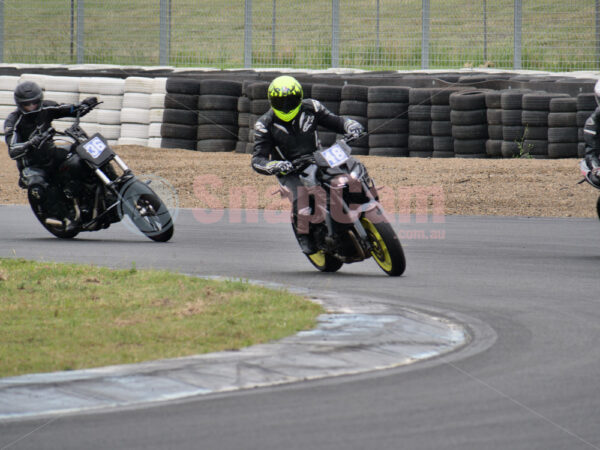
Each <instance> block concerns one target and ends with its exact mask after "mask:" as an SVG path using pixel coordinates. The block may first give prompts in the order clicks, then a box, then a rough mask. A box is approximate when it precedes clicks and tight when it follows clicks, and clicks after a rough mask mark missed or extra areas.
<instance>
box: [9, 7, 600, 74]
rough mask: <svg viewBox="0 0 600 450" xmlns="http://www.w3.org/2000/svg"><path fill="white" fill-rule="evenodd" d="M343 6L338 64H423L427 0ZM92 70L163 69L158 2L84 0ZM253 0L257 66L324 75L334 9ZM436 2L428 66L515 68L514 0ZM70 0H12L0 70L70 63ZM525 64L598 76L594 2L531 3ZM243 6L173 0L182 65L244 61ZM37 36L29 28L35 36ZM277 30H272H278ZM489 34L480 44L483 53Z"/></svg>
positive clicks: (176, 61) (176, 50)
mask: <svg viewBox="0 0 600 450" xmlns="http://www.w3.org/2000/svg"><path fill="white" fill-rule="evenodd" d="M377 3H378V2H377V0H354V1H352V2H340V12H339V17H340V36H339V41H340V62H339V65H340V66H342V67H357V68H363V69H372V70H384V69H415V68H420V67H421V36H422V29H421V23H422V18H421V5H422V1H421V0H403V1H401V2H394V1H391V0H380V1H379V9H380V11H379V21H378V20H377ZM84 4H85V15H86V20H85V25H84V27H85V49H86V51H85V58H84V62H86V63H114V64H125V65H126V64H143V65H155V64H158V62H159V23H160V22H159V5H160V2H159V0H153V1H151V2H149V1H147V0H129V1H127V2H124V1H120V0H119V1H117V0H86V1H85V3H84ZM275 5H276V12H275V19H276V20H275V30H273V0H253V2H252V16H253V27H252V39H253V48H252V58H253V62H252V64H253V66H254V67H291V68H326V67H329V66H330V64H331V22H332V14H331V2H328V1H327V2H326V1H322V0H303V1H302V2H298V1H294V0H276V3H275ZM483 5H484V2H483V0H475V1H472V2H467V1H464V0H447V1H444V2H441V1H434V2H431V6H430V48H429V54H430V62H429V67H430V68H432V69H440V68H449V69H452V68H454V69H456V68H461V67H464V66H472V67H478V66H479V65H481V64H483V63H486V62H487V64H488V65H492V66H493V67H497V68H504V69H511V68H512V67H513V58H514V48H513V23H514V17H513V8H514V1H513V0H495V1H489V0H488V1H487V2H486V10H485V17H486V28H485V29H484V25H483V24H484V8H483ZM70 6H71V2H70V1H69V0H44V1H43V2H42V1H40V0H6V1H5V2H4V16H5V41H4V59H5V61H4V62H27V63H40V62H46V63H48V62H55V63H71V62H74V61H75V57H76V54H74V55H71V49H70V42H71V37H70V21H71V17H70V13H71V8H70ZM522 10H523V13H522V67H523V68H524V69H540V70H583V69H596V70H597V69H598V68H599V66H598V61H597V60H596V48H595V43H594V36H595V4H594V2H591V1H589V0H571V1H570V2H558V1H556V0H524V1H523V7H522ZM244 11H245V1H244V0H233V1H227V2H225V1H223V0H206V1H203V2H198V1H196V0H176V1H172V17H171V30H172V32H171V42H170V48H171V52H170V54H171V59H170V61H169V64H170V65H175V66H212V67H219V68H234V67H236V68H239V67H243V65H244ZM32 30H34V31H32ZM273 31H275V33H274V34H273ZM484 37H485V41H486V44H485V47H484Z"/></svg>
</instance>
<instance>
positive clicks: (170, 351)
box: [0, 258, 323, 376]
mask: <svg viewBox="0 0 600 450" xmlns="http://www.w3.org/2000/svg"><path fill="white" fill-rule="evenodd" d="M322 312H323V310H322V308H321V307H320V306H319V305H316V304H315V303H313V302H310V301H308V300H306V299H303V298H301V297H299V296H297V295H293V294H290V293H288V292H286V291H283V290H270V289H266V288H262V287H257V286H254V285H251V284H249V283H246V282H242V281H215V280H204V279H200V278H195V277H188V276H184V275H179V274H173V273H169V272H166V271H150V270H137V269H136V268H135V265H134V266H132V268H131V269H129V270H110V269H106V268H100V267H94V266H85V265H81V266H80V265H70V264H56V263H36V262H29V261H25V260H22V259H2V258H0V342H1V343H2V345H0V376H14V375H19V374H25V373H37V372H49V371H57V370H73V369H81V368H89V367H97V366H104V365H110V364H124V363H135V362H140V361H146V360H153V359H159V358H170V357H179V356H186V355H193V354H200V353H207V352H214V351H221V350H233V349H239V348H242V347H246V346H249V345H253V344H256V343H261V342H267V341H271V340H275V339H280V338H282V337H284V336H289V335H291V334H294V333H296V332H298V331H300V330H306V329H310V328H313V327H314V326H315V324H316V317H317V316H318V315H319V314H321V313H322Z"/></svg>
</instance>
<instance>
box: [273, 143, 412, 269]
mask: <svg viewBox="0 0 600 450" xmlns="http://www.w3.org/2000/svg"><path fill="white" fill-rule="evenodd" d="M351 139H352V138H351V137H348V136H347V137H344V138H342V139H340V140H338V141H337V142H335V143H334V144H333V145H332V146H330V147H328V148H325V149H319V150H317V151H315V152H314V153H312V154H309V155H304V156H301V157H300V158H297V159H295V160H293V161H292V165H293V169H292V170H291V171H290V172H288V173H294V172H296V173H297V174H298V175H299V178H300V180H301V182H302V186H301V187H300V189H303V190H304V192H303V194H304V195H298V200H297V201H298V207H297V208H295V210H296V211H298V214H297V217H296V218H294V217H292V228H293V231H294V233H295V234H296V236H297V235H298V233H297V232H298V228H299V227H306V229H305V231H308V234H309V238H310V239H311V241H312V242H313V244H314V247H315V248H316V249H318V250H317V251H316V252H315V253H312V254H306V257H307V258H308V260H309V261H310V262H311V263H312V264H313V265H314V266H315V267H316V268H317V269H319V270H320V271H322V272H336V271H337V270H339V269H340V268H341V267H342V265H343V264H349V263H354V262H359V261H364V260H365V259H368V258H370V257H373V259H375V262H376V263H377V264H378V265H379V267H380V268H381V269H382V270H383V271H384V272H385V273H386V274H388V275H390V276H400V275H402V274H403V273H404V270H405V269H406V259H405V256H404V250H403V249H402V245H401V243H400V240H399V239H398V235H397V234H396V232H395V231H394V229H393V227H392V225H391V223H390V220H389V218H388V217H387V215H386V213H385V211H384V209H383V207H382V205H381V203H380V202H379V196H378V193H377V189H376V187H375V184H374V182H373V180H372V179H371V177H370V176H369V174H368V172H367V169H366V168H365V166H364V165H363V164H362V163H361V162H360V161H358V160H357V159H356V158H354V157H352V156H351V147H350V146H349V145H348V142H350V140H351ZM279 192H280V194H281V196H282V197H285V198H287V199H288V200H289V201H290V202H292V201H293V196H292V193H291V192H290V191H289V189H288V188H286V187H285V186H284V185H283V184H282V183H281V182H280V183H279ZM293 209H294V208H293Z"/></svg>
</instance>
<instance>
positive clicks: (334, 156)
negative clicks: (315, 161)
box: [321, 144, 348, 167]
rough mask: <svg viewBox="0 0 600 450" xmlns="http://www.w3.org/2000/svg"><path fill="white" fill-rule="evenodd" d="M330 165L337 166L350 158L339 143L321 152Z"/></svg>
mask: <svg viewBox="0 0 600 450" xmlns="http://www.w3.org/2000/svg"><path fill="white" fill-rule="evenodd" d="M321 154H322V155H323V158H325V161H327V164H329V167H337V166H339V165H340V164H343V163H345V162H346V161H347V160H348V155H347V154H346V152H345V151H344V149H343V148H342V147H340V146H339V144H334V145H332V146H331V147H329V148H327V149H325V150H323V151H322V152H321Z"/></svg>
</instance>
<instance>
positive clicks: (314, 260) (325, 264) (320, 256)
mask: <svg viewBox="0 0 600 450" xmlns="http://www.w3.org/2000/svg"><path fill="white" fill-rule="evenodd" d="M306 257H307V258H308V260H309V261H310V263H311V264H312V265H313V266H315V267H316V268H317V269H319V270H320V271H321V272H337V271H338V270H339V269H340V267H342V265H344V263H343V262H342V261H340V260H339V259H338V258H336V257H335V256H331V255H328V254H327V253H325V252H324V251H322V250H319V251H318V252H317V253H313V254H311V255H306Z"/></svg>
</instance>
